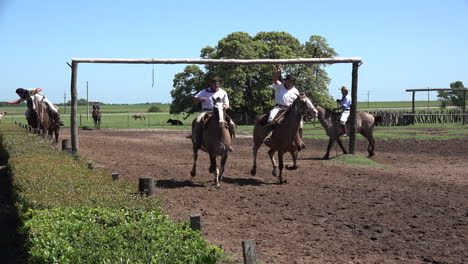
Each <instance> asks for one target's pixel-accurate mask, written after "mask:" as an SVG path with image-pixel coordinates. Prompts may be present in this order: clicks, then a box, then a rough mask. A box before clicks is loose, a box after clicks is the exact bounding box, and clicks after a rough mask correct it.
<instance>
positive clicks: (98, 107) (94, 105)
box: [93, 102, 101, 111]
mask: <svg viewBox="0 0 468 264" xmlns="http://www.w3.org/2000/svg"><path fill="white" fill-rule="evenodd" d="M96 110H101V106H100V105H99V103H98V102H94V104H93V111H96Z"/></svg>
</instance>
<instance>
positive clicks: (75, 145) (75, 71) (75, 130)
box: [70, 61, 78, 153]
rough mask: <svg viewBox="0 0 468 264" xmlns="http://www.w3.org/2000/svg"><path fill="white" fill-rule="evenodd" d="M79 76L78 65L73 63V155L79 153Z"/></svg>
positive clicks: (71, 129)
mask: <svg viewBox="0 0 468 264" xmlns="http://www.w3.org/2000/svg"><path fill="white" fill-rule="evenodd" d="M77 74H78V63H77V62H74V61H72V66H71V85H70V90H71V91H70V92H71V112H70V133H71V144H72V153H78V126H77V125H76V113H77V109H78V99H77V98H78V94H77V92H76V78H77Z"/></svg>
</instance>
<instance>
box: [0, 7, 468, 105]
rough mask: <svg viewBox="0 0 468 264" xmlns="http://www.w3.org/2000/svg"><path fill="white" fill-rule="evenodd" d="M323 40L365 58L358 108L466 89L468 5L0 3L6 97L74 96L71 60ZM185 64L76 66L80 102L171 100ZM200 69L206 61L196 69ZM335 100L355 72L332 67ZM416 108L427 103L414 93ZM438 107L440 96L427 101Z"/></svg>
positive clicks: (1, 85)
mask: <svg viewBox="0 0 468 264" xmlns="http://www.w3.org/2000/svg"><path fill="white" fill-rule="evenodd" d="M239 31H241V32H247V33H249V34H250V35H251V36H254V35H255V34H257V33H258V32H262V31H286V32H288V33H290V34H291V35H293V36H294V37H296V38H297V39H299V41H300V42H301V43H305V42H306V41H307V40H308V39H309V37H310V36H311V35H321V36H323V37H324V38H326V39H327V41H328V44H329V45H330V46H331V47H332V48H334V49H335V51H336V52H338V54H339V55H338V57H361V58H362V59H363V62H364V63H363V65H362V66H361V67H360V70H359V84H358V85H359V92H358V100H359V101H367V100H368V94H369V98H370V101H409V100H411V94H410V93H408V92H405V90H406V89H416V88H428V87H429V88H446V87H449V84H450V83H451V82H454V81H462V82H463V83H464V85H465V86H468V0H446V1H442V0H413V1H407V0H406V1H402V0H392V1H371V0H357V1H344V0H343V1H333V0H331V1H312V0H289V1H277V0H269V1H255V0H250V1H244V0H237V1H220V0H217V1H214V0H213V1H212V0H210V1H188V0H181V1H157V0H152V1H150V0H146V1H139V0H133V1H119V0H112V1H110V0H102V1H100V0H97V1H96V0H93V1H88V0H80V1H63V0H60V1H48V0H42V1H34V0H29V1H26V0H0V33H1V36H2V38H1V40H2V41H1V42H2V43H1V45H0V49H1V51H0V54H1V55H0V59H1V62H0V72H1V75H0V89H1V97H2V98H0V100H1V101H6V100H13V99H17V97H16V94H15V93H14V91H15V89H16V88H18V87H23V88H35V87H41V88H43V89H44V94H45V95H46V96H48V97H49V98H50V99H51V100H52V101H53V102H57V103H58V102H63V100H64V96H65V95H66V97H67V100H69V99H70V68H69V67H68V66H67V65H66V62H70V61H71V59H72V58H142V59H144V58H199V56H200V51H201V49H202V48H203V47H206V46H216V45H217V42H218V41H219V40H221V39H222V38H224V37H225V36H227V35H228V34H230V33H232V32H239ZM185 66H186V65H155V66H154V70H155V85H154V87H152V66H151V65H121V64H79V69H78V81H77V84H78V95H79V97H80V98H86V82H87V81H88V82H89V99H90V100H91V101H102V102H106V103H144V102H163V103H168V102H171V100H172V98H171V96H170V91H171V90H172V80H173V78H174V75H175V74H176V73H178V72H181V71H183V68H184V67H185ZM200 66H201V67H203V65H200ZM327 72H328V74H329V76H330V77H331V78H332V82H331V84H330V86H329V88H330V93H331V95H333V96H334V97H335V98H337V97H339V96H340V93H339V91H338V88H339V87H341V86H342V85H348V86H350V84H351V65H349V64H335V65H331V66H328V67H327ZM416 99H417V100H427V94H422V93H421V94H418V95H417V98H416ZM430 99H436V93H432V94H430Z"/></svg>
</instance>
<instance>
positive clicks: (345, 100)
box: [333, 86, 351, 137]
mask: <svg viewBox="0 0 468 264" xmlns="http://www.w3.org/2000/svg"><path fill="white" fill-rule="evenodd" d="M348 92H349V91H348V87H346V86H342V87H341V94H342V95H343V97H341V100H340V99H338V100H336V102H337V103H339V104H340V106H339V107H337V108H334V109H333V111H340V113H341V117H340V124H341V129H342V132H341V136H343V137H347V136H348V129H347V127H346V122H347V121H348V117H349V110H350V109H351V98H349V96H348Z"/></svg>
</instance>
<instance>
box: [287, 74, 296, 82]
mask: <svg viewBox="0 0 468 264" xmlns="http://www.w3.org/2000/svg"><path fill="white" fill-rule="evenodd" d="M285 80H286V81H287V80H290V81H296V76H294V75H292V74H288V75H287V76H286V79H285Z"/></svg>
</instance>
